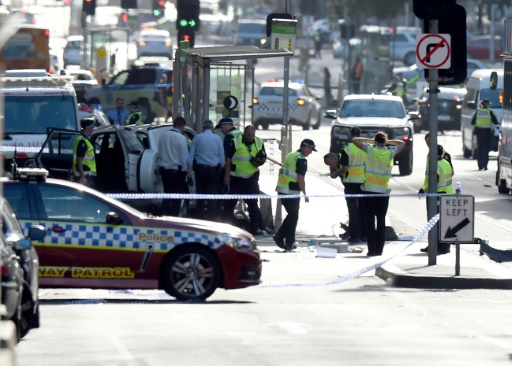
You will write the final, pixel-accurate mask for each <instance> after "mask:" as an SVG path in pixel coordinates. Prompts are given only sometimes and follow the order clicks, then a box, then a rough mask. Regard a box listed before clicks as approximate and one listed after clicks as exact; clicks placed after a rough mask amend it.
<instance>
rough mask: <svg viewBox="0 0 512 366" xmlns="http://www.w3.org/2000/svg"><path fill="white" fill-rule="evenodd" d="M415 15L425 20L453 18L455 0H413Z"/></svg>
mask: <svg viewBox="0 0 512 366" xmlns="http://www.w3.org/2000/svg"><path fill="white" fill-rule="evenodd" d="M412 8H413V11H414V15H416V16H417V17H418V18H420V19H423V20H434V19H442V18H451V16H452V14H453V11H454V8H455V0H413V3H412Z"/></svg>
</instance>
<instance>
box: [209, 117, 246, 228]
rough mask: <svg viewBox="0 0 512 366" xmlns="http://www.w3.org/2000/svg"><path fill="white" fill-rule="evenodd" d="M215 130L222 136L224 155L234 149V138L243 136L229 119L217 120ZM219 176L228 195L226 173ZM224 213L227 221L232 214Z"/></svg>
mask: <svg viewBox="0 0 512 366" xmlns="http://www.w3.org/2000/svg"><path fill="white" fill-rule="evenodd" d="M215 129H217V130H219V131H220V133H219V132H217V133H216V134H217V135H218V136H221V135H220V134H222V135H223V136H224V137H223V145H224V154H225V153H226V151H232V150H233V149H234V141H233V139H234V138H235V137H237V136H240V135H242V134H243V133H242V131H240V130H239V129H238V128H236V127H235V125H234V123H233V120H232V119H231V118H229V117H225V118H221V119H220V120H219V123H218V124H217V126H216V127H215ZM225 160H226V161H227V157H226V158H225ZM224 165H225V164H224ZM228 173H229V171H228ZM221 175H222V183H221V184H222V185H223V191H224V192H225V193H228V191H229V182H228V183H226V182H225V179H224V178H225V176H226V171H225V170H224V171H223V172H222V173H221ZM224 213H225V216H226V218H227V219H228V220H229V219H230V218H231V214H232V213H230V212H227V213H226V212H224Z"/></svg>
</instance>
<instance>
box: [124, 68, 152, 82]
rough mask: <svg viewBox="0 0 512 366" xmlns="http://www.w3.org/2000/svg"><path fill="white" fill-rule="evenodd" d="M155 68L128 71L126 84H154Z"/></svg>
mask: <svg viewBox="0 0 512 366" xmlns="http://www.w3.org/2000/svg"><path fill="white" fill-rule="evenodd" d="M156 73H157V70H156V69H139V70H133V71H132V72H130V75H129V76H128V79H127V80H126V82H125V84H126V85H141V84H155V83H156V81H157V77H156V76H157V75H156Z"/></svg>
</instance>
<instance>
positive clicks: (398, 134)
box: [393, 127, 411, 141]
mask: <svg viewBox="0 0 512 366" xmlns="http://www.w3.org/2000/svg"><path fill="white" fill-rule="evenodd" d="M393 138H394V139H395V140H402V141H409V140H410V139H411V133H410V131H409V129H408V128H407V127H404V128H395V129H393Z"/></svg>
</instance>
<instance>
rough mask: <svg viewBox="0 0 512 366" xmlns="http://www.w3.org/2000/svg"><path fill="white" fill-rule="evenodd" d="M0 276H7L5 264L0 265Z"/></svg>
mask: <svg viewBox="0 0 512 366" xmlns="http://www.w3.org/2000/svg"><path fill="white" fill-rule="evenodd" d="M0 274H1V275H2V277H5V276H7V266H6V265H5V264H2V265H0Z"/></svg>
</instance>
